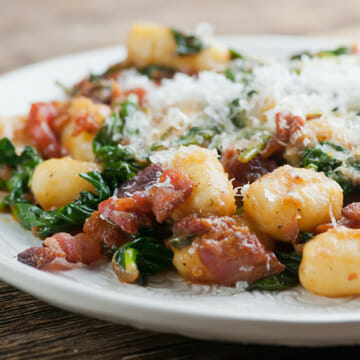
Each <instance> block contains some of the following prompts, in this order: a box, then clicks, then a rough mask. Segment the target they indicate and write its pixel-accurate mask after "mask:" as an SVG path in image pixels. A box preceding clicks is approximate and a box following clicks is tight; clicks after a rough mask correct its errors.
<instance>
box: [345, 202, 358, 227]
mask: <svg viewBox="0 0 360 360" xmlns="http://www.w3.org/2000/svg"><path fill="white" fill-rule="evenodd" d="M342 213H343V215H344V216H345V217H347V218H349V219H351V220H357V221H359V222H360V202H353V203H351V204H349V205H346V206H345V207H344V208H343V210H342Z"/></svg>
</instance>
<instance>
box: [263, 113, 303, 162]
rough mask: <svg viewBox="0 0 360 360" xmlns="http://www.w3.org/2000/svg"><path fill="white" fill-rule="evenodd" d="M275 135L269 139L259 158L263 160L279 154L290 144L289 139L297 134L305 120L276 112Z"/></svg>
mask: <svg viewBox="0 0 360 360" xmlns="http://www.w3.org/2000/svg"><path fill="white" fill-rule="evenodd" d="M275 124H276V133H275V135H273V136H272V137H271V139H270V140H269V142H268V143H267V145H266V147H265V149H264V150H263V151H262V153H261V156H262V157H263V158H264V159H267V158H269V157H270V156H271V155H274V154H277V153H281V152H282V151H283V150H284V148H285V146H286V145H288V144H289V143H290V139H291V137H292V136H293V135H294V134H295V133H297V132H299V131H300V130H301V128H302V126H304V125H305V120H304V119H302V118H301V117H300V116H294V115H292V114H285V113H283V112H281V111H280V112H278V113H277V114H276V115H275Z"/></svg>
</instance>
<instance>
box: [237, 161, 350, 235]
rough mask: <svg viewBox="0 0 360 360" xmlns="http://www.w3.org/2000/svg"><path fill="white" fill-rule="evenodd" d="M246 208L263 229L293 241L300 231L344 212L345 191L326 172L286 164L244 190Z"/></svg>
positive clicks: (337, 216) (307, 229) (312, 227)
mask: <svg viewBox="0 0 360 360" xmlns="http://www.w3.org/2000/svg"><path fill="white" fill-rule="evenodd" d="M242 195H243V198H244V210H245V212H246V213H247V214H249V216H251V218H252V219H253V220H254V221H255V223H256V224H257V226H258V227H259V229H261V230H262V231H264V232H265V233H267V234H269V235H270V236H273V237H274V238H275V239H278V240H282V241H286V242H290V241H293V240H295V238H296V237H297V235H298V233H299V231H312V230H313V229H314V228H315V227H316V226H317V225H319V224H323V223H326V222H329V221H331V219H338V218H339V217H340V216H341V209H342V203H343V192H342V189H341V187H340V185H339V184H338V183H337V182H335V181H334V180H331V179H329V178H327V177H326V176H325V175H324V174H323V173H318V172H315V171H313V170H309V169H300V168H294V167H291V166H289V165H284V166H282V167H279V168H277V169H276V170H274V171H272V172H271V173H269V174H267V175H264V176H263V177H261V178H260V179H258V180H256V181H255V182H253V183H252V184H250V185H248V186H245V187H244V188H243V191H242Z"/></svg>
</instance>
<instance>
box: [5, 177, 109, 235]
mask: <svg viewBox="0 0 360 360" xmlns="http://www.w3.org/2000/svg"><path fill="white" fill-rule="evenodd" d="M80 176H81V177H82V178H83V179H85V180H86V181H88V182H90V183H91V184H92V185H93V186H94V188H95V190H96V194H95V193H92V192H91V191H82V192H81V193H80V194H79V197H78V198H76V199H75V200H74V201H73V202H71V203H68V204H66V205H65V206H63V207H61V208H59V209H56V210H51V211H45V210H43V209H41V208H40V207H39V206H37V205H34V204H32V203H31V202H29V201H14V202H12V203H11V204H10V206H11V209H12V212H13V214H14V215H15V217H16V218H17V219H18V220H19V222H20V223H21V224H22V225H23V226H24V227H25V228H26V229H28V230H33V231H34V232H36V233H37V234H38V235H39V236H40V237H41V238H46V237H47V236H50V235H52V234H55V233H58V232H69V231H72V230H76V229H79V228H81V227H82V225H83V224H84V222H85V220H86V219H87V218H88V217H89V216H90V215H91V214H92V213H93V212H94V211H96V210H97V207H98V205H99V203H100V202H101V201H103V200H106V199H108V198H109V197H110V196H112V195H113V189H112V188H111V187H110V186H108V184H107V183H106V181H105V180H104V178H103V177H102V174H101V173H100V172H99V171H92V172H89V173H86V174H80Z"/></svg>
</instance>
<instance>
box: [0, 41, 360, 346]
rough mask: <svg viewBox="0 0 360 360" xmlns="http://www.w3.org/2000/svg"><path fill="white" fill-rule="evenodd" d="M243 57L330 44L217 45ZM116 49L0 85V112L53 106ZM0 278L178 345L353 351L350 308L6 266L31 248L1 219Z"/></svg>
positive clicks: (354, 305) (50, 64)
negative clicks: (211, 342)
mask: <svg viewBox="0 0 360 360" xmlns="http://www.w3.org/2000/svg"><path fill="white" fill-rule="evenodd" d="M222 40H225V41H226V42H227V43H228V44H229V45H231V46H232V47H234V48H236V49H238V50H240V51H243V52H245V53H252V54H258V55H278V56H279V55H280V56H285V55H287V54H289V53H293V52H296V51H301V50H304V49H313V50H315V49H321V48H331V47H334V46H337V45H339V44H342V43H343V42H339V40H331V39H323V38H322V39H319V38H317V39H314V38H302V37H279V36H246V37H224V38H223V39H222ZM124 54H125V51H124V48H123V47H114V48H108V49H104V50H99V51H92V52H88V53H84V54H78V55H73V56H67V57H63V58H59V59H55V60H51V61H47V62H43V63H40V64H36V65H31V66H28V67H25V68H23V69H20V70H17V71H14V72H11V73H8V74H5V75H3V76H1V77H0V94H1V95H2V96H1V97H0V113H1V115H12V114H19V113H22V112H27V111H28V109H29V104H30V102H32V101H45V100H51V99H54V98H59V97H61V96H62V95H61V91H60V90H59V89H58V88H57V87H56V86H55V85H54V81H55V80H61V81H62V82H63V83H64V84H66V85H69V84H72V83H73V82H75V81H77V80H79V79H80V78H81V77H82V76H84V75H85V74H86V73H88V72H89V71H92V72H99V71H101V70H103V69H105V68H106V66H107V65H109V64H111V63H114V62H116V61H118V60H119V59H120V58H121V57H122V56H124ZM0 244H1V252H0V277H1V278H2V279H3V280H4V281H6V282H8V283H10V284H12V285H14V286H16V287H18V288H20V289H22V290H24V291H26V292H28V293H30V294H32V295H34V296H36V297H38V298H40V299H42V300H44V301H46V302H49V303H51V304H54V305H56V306H59V307H61V308H64V309H68V310H71V311H76V312H79V313H83V314H86V315H89V316H93V317H97V318H100V319H106V320H109V321H113V322H119V323H123V324H130V325H132V326H136V327H139V328H145V329H152V330H158V331H164V332H172V333H179V334H183V335H187V336H192V337H197V338H204V339H216V340H228V341H238V342H253V343H264V344H265V343H266V344H283V345H309V346H311V345H323V346H325V345H340V344H360V299H359V298H356V297H350V298H342V299H327V298H321V297H317V296H315V295H312V294H310V293H308V292H306V291H304V290H303V289H302V288H300V287H299V288H296V289H293V290H290V291H284V292H276V293H269V292H252V293H248V292H242V291H239V290H235V289H231V288H223V287H216V286H195V285H193V286H189V285H187V284H186V283H185V282H184V281H182V280H181V279H180V278H179V277H177V276H176V274H174V273H169V274H167V275H162V276H157V277H154V278H153V279H152V280H151V283H150V285H149V286H148V287H139V286H137V285H126V284H121V283H119V281H118V280H117V279H116V278H115V275H114V274H113V273H112V271H111V269H110V267H109V265H108V264H102V265H101V266H100V267H95V266H93V267H79V268H77V269H75V270H72V271H64V272H58V273H47V272H42V271H39V270H36V269H33V268H31V267H29V266H26V265H23V264H21V263H19V262H17V261H16V254H17V253H18V252H20V251H22V250H24V249H26V248H28V247H29V246H32V245H40V244H41V242H40V240H38V239H36V238H34V237H33V236H32V235H31V233H30V232H27V231H26V230H24V229H22V228H21V227H20V226H19V225H18V224H16V222H15V221H14V220H12V219H11V217H10V216H7V215H1V216H0Z"/></svg>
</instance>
